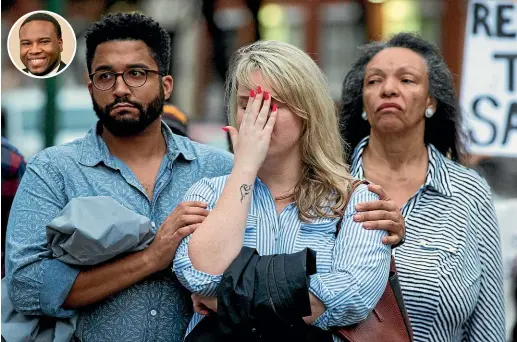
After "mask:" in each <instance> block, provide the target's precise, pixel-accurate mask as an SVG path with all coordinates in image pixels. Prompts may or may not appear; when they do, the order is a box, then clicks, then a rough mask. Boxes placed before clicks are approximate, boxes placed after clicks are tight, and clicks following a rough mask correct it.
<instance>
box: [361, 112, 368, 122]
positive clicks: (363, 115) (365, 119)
mask: <svg viewBox="0 0 517 342" xmlns="http://www.w3.org/2000/svg"><path fill="white" fill-rule="evenodd" d="M361 117H362V118H363V120H364V121H368V113H366V111H363V114H361Z"/></svg>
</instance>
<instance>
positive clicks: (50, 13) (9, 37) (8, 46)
mask: <svg viewBox="0 0 517 342" xmlns="http://www.w3.org/2000/svg"><path fill="white" fill-rule="evenodd" d="M34 13H46V14H48V15H51V16H53V17H59V19H61V21H63V22H64V23H66V25H67V26H68V29H69V30H70V32H72V36H73V37H74V50H73V53H72V58H70V61H68V63H66V66H65V67H64V68H63V70H60V71H58V72H57V73H55V74H53V75H45V76H37V75H33V74H30V73H26V72H25V71H23V69H20V67H18V65H16V63H15V62H14V60H13V56H12V55H11V35H12V33H13V29H14V28H15V27H17V25H18V24H19V23H20V24H21V22H22V21H23V20H25V18H27V17H28V16H30V15H32V14H34ZM56 19H57V18H56ZM59 24H61V23H59ZM62 31H63V27H61V32H62ZM17 33H18V32H17ZM61 36H62V35H61ZM76 52H77V38H76V37H75V31H74V29H73V28H72V25H70V23H69V22H68V20H66V19H65V18H63V17H62V16H60V15H59V14H57V13H54V12H50V11H44V10H38V11H33V12H29V13H27V14H25V15H22V16H21V17H20V18H19V19H18V20H16V22H15V23H14V24H13V26H12V27H11V29H10V30H9V35H8V36H7V53H8V54H9V59H11V63H13V65H14V66H15V67H16V69H18V70H20V72H21V73H23V74H24V75H26V76H29V77H32V78H50V77H55V76H58V75H60V74H61V73H63V71H65V70H66V69H67V68H68V67H69V66H70V64H71V63H72V61H73V60H74V58H75V53H76ZM20 59H21V58H20ZM61 61H63V60H61Z"/></svg>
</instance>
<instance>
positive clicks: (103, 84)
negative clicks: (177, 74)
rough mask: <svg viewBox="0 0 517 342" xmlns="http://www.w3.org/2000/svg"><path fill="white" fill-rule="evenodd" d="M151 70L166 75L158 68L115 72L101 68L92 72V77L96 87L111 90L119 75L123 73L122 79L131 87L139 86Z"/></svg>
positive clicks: (143, 82)
mask: <svg viewBox="0 0 517 342" xmlns="http://www.w3.org/2000/svg"><path fill="white" fill-rule="evenodd" d="M150 72H152V73H155V74H158V75H160V76H164V74H162V73H161V72H159V71H157V70H151V69H144V68H132V69H127V70H126V71H124V72H113V71H106V70H101V71H97V72H94V73H92V74H90V79H91V80H92V82H93V85H94V86H95V88H97V89H99V90H109V89H111V88H113V86H114V85H115V82H116V80H117V77H118V76H121V75H122V79H123V80H124V82H126V84H127V85H128V86H129V87H131V88H138V87H141V86H143V85H144V84H145V82H146V81H147V74H149V73H150Z"/></svg>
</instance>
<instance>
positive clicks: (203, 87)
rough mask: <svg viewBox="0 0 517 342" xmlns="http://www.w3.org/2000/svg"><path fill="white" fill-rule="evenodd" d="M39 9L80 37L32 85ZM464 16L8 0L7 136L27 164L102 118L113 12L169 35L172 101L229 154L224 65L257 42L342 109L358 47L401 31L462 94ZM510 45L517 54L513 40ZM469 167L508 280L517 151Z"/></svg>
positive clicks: (368, 3)
mask: <svg viewBox="0 0 517 342" xmlns="http://www.w3.org/2000/svg"><path fill="white" fill-rule="evenodd" d="M510 2H511V1H510ZM514 3H515V7H516V9H515V10H514V11H513V12H508V13H513V19H512V17H510V18H509V20H513V24H511V25H513V29H514V31H517V2H514ZM471 4H472V1H471ZM40 9H46V10H51V11H54V12H56V13H59V14H61V15H62V16H64V17H65V18H66V19H67V20H68V21H69V22H70V24H71V25H72V27H73V28H74V31H75V33H76V37H77V42H78V46H77V53H76V56H75V59H74V61H73V62H72V63H71V65H70V67H69V68H68V69H67V70H66V71H65V72H64V73H63V74H61V75H60V76H58V77H57V78H55V79H47V80H41V79H32V78H30V77H27V76H25V75H24V74H22V73H21V72H20V71H18V70H17V69H16V68H15V67H14V65H13V63H12V62H11V61H10V59H9V58H6V57H7V56H8V55H7V50H6V49H7V48H6V47H7V36H8V33H9V30H10V28H11V27H12V25H13V24H14V23H15V21H16V20H17V19H18V18H20V17H21V16H22V15H24V14H26V13H28V12H31V11H34V10H40ZM467 9H468V0H454V1H453V0H211V1H210V0H123V1H122V0H47V1H41V0H3V1H2V16H1V25H2V26H1V28H2V30H1V38H2V44H1V46H2V47H1V49H2V57H3V58H2V59H1V66H2V80H1V82H2V83H1V87H2V94H1V103H2V135H4V136H7V137H8V138H9V139H10V140H11V142H12V143H13V144H14V145H16V146H17V147H18V148H19V150H20V151H21V152H22V153H23V154H24V155H25V157H26V159H30V157H31V156H32V155H34V154H35V153H37V152H38V151H40V150H41V149H43V148H44V147H45V146H49V145H53V144H60V143H63V142H65V141H69V140H71V139H74V138H77V137H80V136H82V135H84V134H85V133H86V132H87V130H88V129H89V128H90V127H91V125H92V124H93V123H94V122H95V121H96V116H95V114H94V112H93V110H92V106H91V100H90V97H89V94H88V91H87V88H86V82H87V81H88V76H87V71H86V65H85V56H84V32H85V30H86V29H87V27H88V26H89V25H90V24H91V23H92V22H94V21H96V20H98V19H100V18H101V16H102V15H105V14H107V13H110V12H118V11H127V12H132V11H138V12H142V13H144V14H147V15H150V16H152V17H153V18H154V19H155V20H157V21H159V22H160V23H161V25H162V26H163V27H164V28H165V29H166V30H167V31H168V32H169V34H170V35H171V38H172V43H173V46H172V59H171V70H172V71H171V74H172V75H173V77H174V79H175V82H174V84H175V88H174V91H173V94H172V98H171V100H170V102H171V104H174V105H175V106H176V107H177V108H180V109H181V111H182V113H185V115H186V116H187V117H188V122H189V124H188V135H189V136H190V137H191V138H192V139H194V140H197V141H200V142H203V143H208V144H211V145H214V146H217V147H220V148H223V149H227V148H228V145H227V143H228V141H227V138H226V135H225V133H224V132H223V131H222V130H221V127H222V126H223V125H225V124H226V118H225V113H224V102H223V99H224V92H223V84H224V75H225V71H226V68H227V66H228V58H229V56H230V55H231V53H232V52H233V51H234V50H235V49H237V48H238V47H240V46H242V45H244V44H247V43H250V42H253V41H254V40H256V39H276V40H283V41H286V42H289V43H292V44H294V45H296V46H298V47H300V48H303V49H305V50H306V51H307V52H308V53H309V54H310V55H311V56H313V58H314V59H315V60H316V61H317V63H318V64H319V65H320V67H321V68H322V69H323V71H324V72H325V74H326V75H327V77H328V79H329V83H330V89H331V92H332V95H333V97H334V98H335V99H336V101H338V100H339V97H340V93H341V86H342V81H343V78H344V76H345V74H346V72H347V71H348V70H349V68H350V64H351V62H352V60H353V59H354V56H355V54H356V51H357V47H358V46H359V45H362V44H364V43H366V42H368V41H370V40H374V39H375V40H377V39H384V38H387V37H389V36H390V35H391V34H393V33H396V32H400V31H413V32H419V33H420V34H421V35H422V36H423V37H424V38H426V39H427V40H429V41H431V42H433V43H435V44H436V45H437V46H438V47H439V48H440V49H441V51H442V53H443V55H444V57H445V59H446V61H447V63H448V65H449V67H450V69H451V70H452V71H453V73H454V75H455V83H456V87H457V91H458V92H459V93H461V91H462V89H461V78H462V67H463V60H464V53H463V51H464V40H465V32H466V26H467ZM510 16H512V14H510ZM514 42H515V45H514V46H517V39H516V40H515V41H514ZM515 52H516V53H517V51H515ZM514 64H515V68H514V69H512V70H513V72H514V73H515V74H516V75H515V79H516V80H517V62H515V63H514ZM499 82H504V80H503V79H501V80H500V81H499ZM516 94H517V93H516ZM515 98H517V95H516V96H515ZM515 106H516V107H517V104H516V105H515ZM514 119H516V120H517V115H516V116H515V117H514ZM515 122H517V121H515ZM514 126H515V127H516V128H517V123H515V124H514ZM510 134H513V137H512V136H510V139H515V140H517V131H513V132H511V133H510ZM514 146H515V145H514ZM471 166H472V167H474V168H475V169H476V170H478V172H480V173H481V174H482V175H483V176H484V177H485V178H486V179H487V180H488V182H489V183H490V185H491V187H492V189H493V192H494V196H495V199H496V206H497V210H498V215H499V220H500V222H501V230H502V235H503V248H504V253H505V260H504V262H505V267H506V270H507V273H506V277H507V279H510V271H509V270H510V269H511V265H510V264H511V262H512V260H514V259H515V257H516V255H517V226H516V225H515V221H516V219H517V215H516V214H515V212H516V210H517V150H514V151H508V153H506V154H505V155H490V154H483V155H474V156H473V157H472V158H471ZM507 297H508V305H507V311H508V326H510V323H513V322H514V320H515V318H514V314H513V313H514V311H515V310H514V309H513V301H511V300H510V290H509V288H508V291H507Z"/></svg>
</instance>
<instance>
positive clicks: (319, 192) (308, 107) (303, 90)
mask: <svg viewBox="0 0 517 342" xmlns="http://www.w3.org/2000/svg"><path fill="white" fill-rule="evenodd" d="M253 71H260V72H261V74H262V77H263V78H264V80H265V82H267V83H268V85H269V86H270V87H271V88H272V91H273V92H274V93H275V94H276V97H277V98H278V100H279V101H281V102H283V103H285V104H286V105H287V106H288V108H289V109H290V110H291V111H292V112H293V113H294V114H296V115H297V116H299V117H300V118H301V119H302V135H301V137H300V144H301V157H302V165H303V166H302V167H303V169H302V177H301V178H300V180H299V182H298V184H297V185H296V186H295V189H294V200H295V202H296V206H297V207H298V210H299V217H300V219H301V220H302V221H304V222H308V221H310V220H311V219H314V218H318V217H339V216H340V215H342V214H343V211H344V209H345V208H344V206H345V203H346V201H347V198H348V195H349V192H350V190H351V184H352V181H353V177H352V176H351V175H350V173H349V168H348V165H347V164H346V162H345V160H346V157H345V149H344V142H343V140H342V139H341V136H340V134H339V123H338V117H337V110H336V105H335V103H334V101H333V100H332V98H331V96H330V93H329V90H328V82H327V79H326V77H325V75H324V74H323V72H322V71H321V69H320V68H319V67H318V66H317V65H316V63H315V62H314V61H313V60H312V58H310V57H309V55H307V54H306V53H305V52H304V51H302V50H300V49H298V48H296V47H295V46H292V45H290V44H287V43H283V42H279V41H258V42H256V43H253V44H251V45H248V46H245V47H243V48H241V49H239V50H238V51H237V52H235V53H234V55H233V56H232V60H231V62H230V69H229V72H228V78H227V83H226V105H227V113H228V117H229V120H230V123H231V124H232V125H233V126H236V117H237V88H238V86H239V84H241V85H243V86H245V87H246V88H248V89H256V87H257V85H256V84H254V83H253V81H252V80H251V78H250V74H251V72H253ZM329 206H330V208H329ZM329 209H330V210H329Z"/></svg>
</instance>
